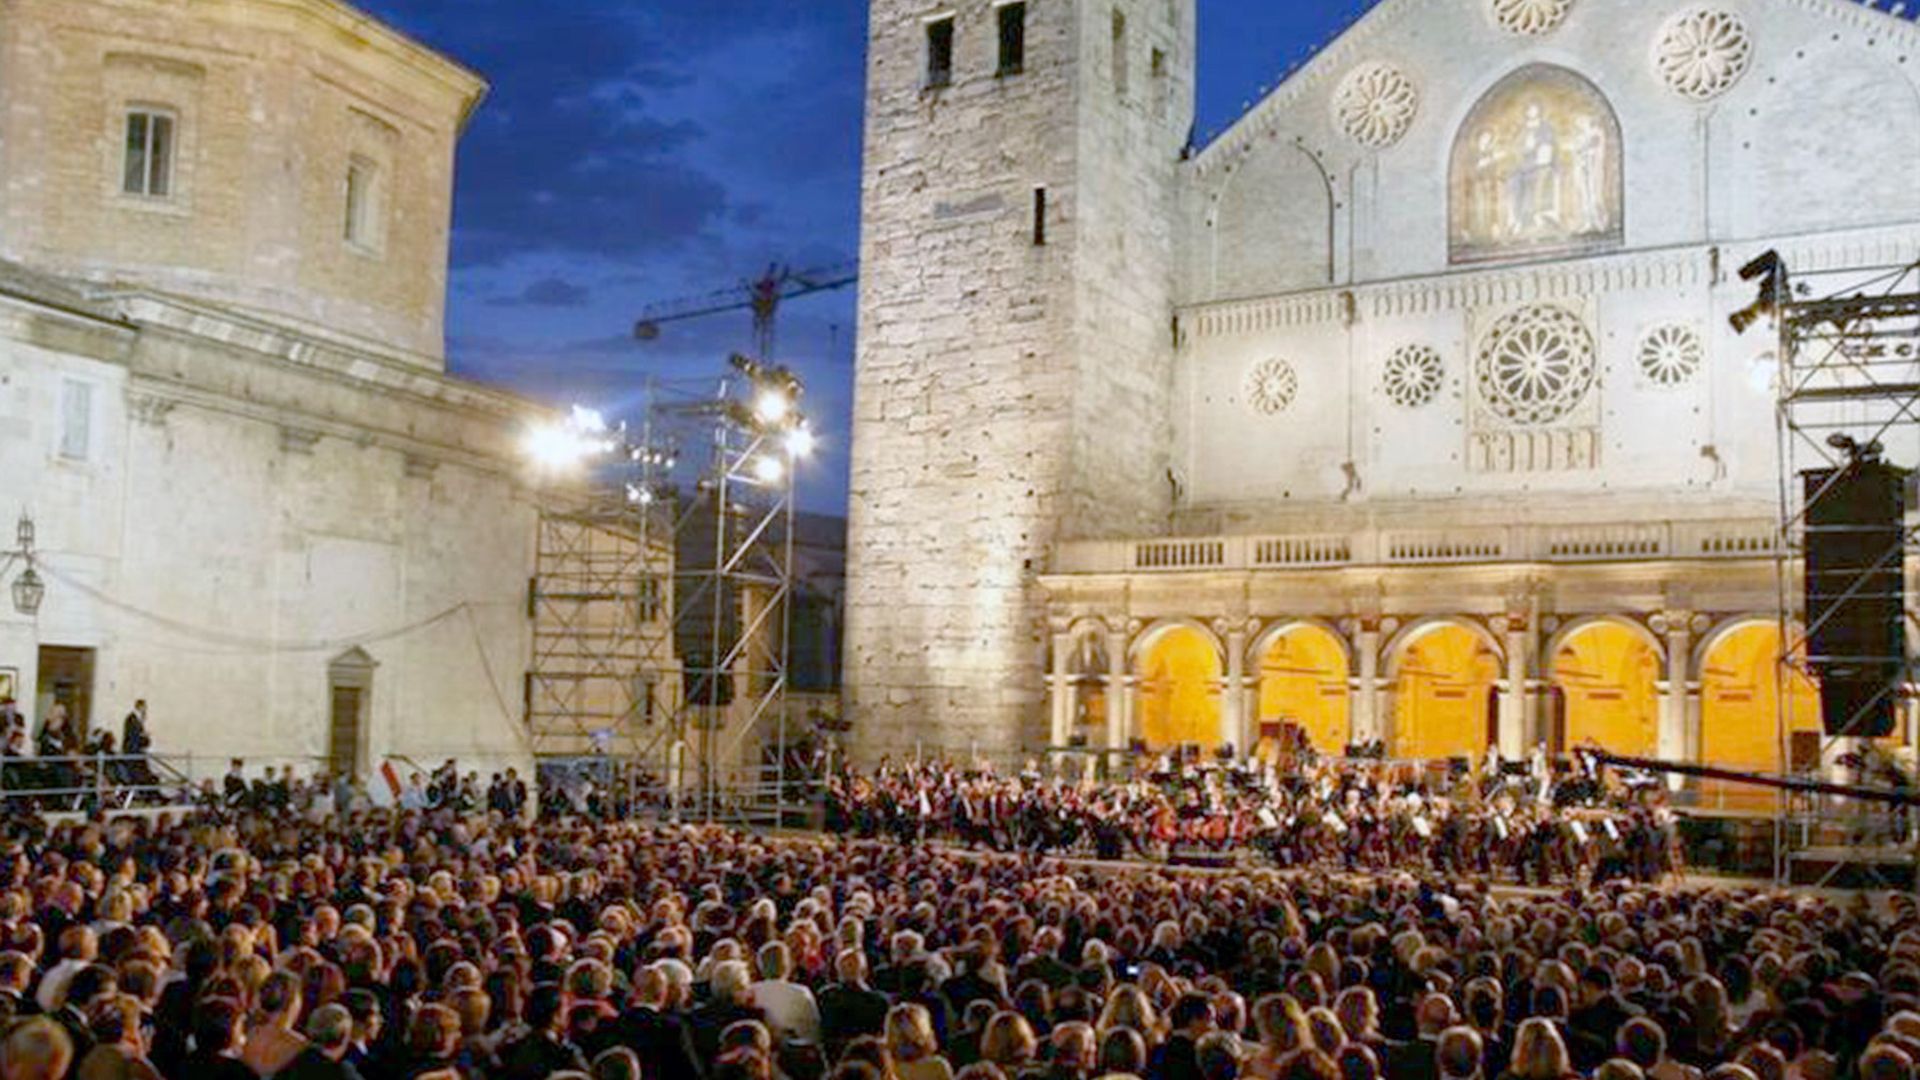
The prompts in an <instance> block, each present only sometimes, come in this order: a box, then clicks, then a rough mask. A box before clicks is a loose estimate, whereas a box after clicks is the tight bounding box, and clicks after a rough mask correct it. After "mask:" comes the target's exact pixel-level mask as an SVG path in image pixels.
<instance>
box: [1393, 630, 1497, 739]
mask: <svg viewBox="0 0 1920 1080" xmlns="http://www.w3.org/2000/svg"><path fill="white" fill-rule="evenodd" d="M1502 666H1503V654H1502V652H1501V650H1500V647H1499V642H1498V641H1496V640H1495V639H1494V636H1493V634H1492V633H1490V632H1488V630H1487V628H1486V627H1485V626H1482V625H1480V624H1479V623H1478V622H1476V621H1474V620H1472V619H1464V618H1457V617H1456V618H1447V617H1435V618H1432V619H1424V620H1421V621H1420V622H1417V623H1415V624H1413V625H1411V626H1408V627H1406V628H1405V629H1403V630H1401V631H1400V632H1399V633H1398V634H1396V635H1395V636H1394V638H1393V640H1392V641H1391V642H1390V643H1389V646H1388V653H1387V671H1388V685H1389V686H1390V687H1391V688H1392V702H1393V706H1392V709H1391V710H1390V711H1389V716H1390V721H1389V724H1388V732H1389V735H1388V738H1387V750H1388V753H1389V755H1390V756H1392V757H1396V758H1414V759H1426V760H1432V759H1437V758H1460V757H1464V758H1468V759H1475V758H1478V757H1479V756H1480V755H1481V754H1483V753H1484V752H1485V751H1486V748H1487V746H1488V745H1489V744H1490V743H1491V742H1492V741H1493V740H1494V739H1495V737H1496V735H1497V729H1498V712H1499V710H1498V696H1497V694H1498V686H1499V683H1500V677H1501V668H1502Z"/></svg>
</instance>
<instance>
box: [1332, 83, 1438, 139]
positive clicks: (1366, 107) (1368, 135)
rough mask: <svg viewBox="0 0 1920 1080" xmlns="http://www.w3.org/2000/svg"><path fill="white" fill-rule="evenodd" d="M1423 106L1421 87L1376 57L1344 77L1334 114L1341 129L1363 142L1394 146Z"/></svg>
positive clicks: (1334, 95) (1352, 137)
mask: <svg viewBox="0 0 1920 1080" xmlns="http://www.w3.org/2000/svg"><path fill="white" fill-rule="evenodd" d="M1419 109H1420V94H1419V91H1417V90H1415V89H1414V88H1413V83H1412V82H1411V81H1409V80H1408V79H1407V77H1406V75H1405V74H1403V73H1402V72H1401V71H1400V69H1399V68H1397V67H1394V66H1393V65H1392V64H1386V63H1381V62H1379V61H1372V62H1370V63H1365V64H1361V65H1360V66H1359V67H1357V68H1354V69H1353V70H1352V71H1350V72H1348V73H1347V77H1346V78H1344V79H1342V80H1340V86H1339V88H1338V89H1336V90H1335V91H1334V92H1333V115H1334V119H1335V120H1337V121H1339V124H1340V129H1341V130H1342V131H1345V132H1346V133H1347V136H1348V137H1349V138H1351V139H1352V140H1353V141H1354V142H1357V143H1359V144H1360V145H1362V146H1369V147H1372V148H1373V149H1375V150H1379V149H1383V148H1385V147H1388V146H1392V145H1393V144H1394V143H1397V142H1399V141H1400V137H1401V136H1402V135H1405V134H1406V133H1407V128H1408V127H1409V126H1411V125H1412V123H1413V116H1414V113H1416V112H1418V111H1419Z"/></svg>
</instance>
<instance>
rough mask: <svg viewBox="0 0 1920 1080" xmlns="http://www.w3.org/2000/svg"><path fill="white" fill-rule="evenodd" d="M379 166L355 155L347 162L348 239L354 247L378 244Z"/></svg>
mask: <svg viewBox="0 0 1920 1080" xmlns="http://www.w3.org/2000/svg"><path fill="white" fill-rule="evenodd" d="M379 180H380V170H379V167H378V166H376V165H375V164H374V163H373V162H371V161H368V160H366V159H365V158H354V159H353V161H352V162H350V163H348V165H347V220H346V238H347V243H349V244H352V245H354V246H355V247H362V248H373V247H376V246H378V244H379V239H380V231H379V229H378V228H377V226H378V224H379V220H380V219H379V217H378V214H379V195H380V192H379Z"/></svg>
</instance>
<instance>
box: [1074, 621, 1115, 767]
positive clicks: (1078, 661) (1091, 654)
mask: <svg viewBox="0 0 1920 1080" xmlns="http://www.w3.org/2000/svg"><path fill="white" fill-rule="evenodd" d="M1066 639H1067V648H1068V649H1069V650H1070V651H1069V652H1068V654H1067V662H1066V671H1067V679H1068V694H1069V697H1068V699H1067V725H1068V731H1067V735H1068V737H1069V739H1071V738H1072V737H1073V736H1075V735H1080V736H1084V737H1085V739H1086V741H1087V743H1088V744H1089V745H1094V744H1098V743H1101V742H1104V741H1105V740H1104V735H1103V733H1104V732H1105V731H1106V728H1107V710H1108V708H1109V707H1110V702H1111V701H1112V700H1113V696H1112V694H1111V693H1109V690H1108V683H1109V681H1110V676H1111V675H1112V663H1111V658H1110V656H1109V654H1108V648H1109V647H1110V643H1111V636H1110V633H1109V630H1108V627H1107V624H1106V622H1105V621H1103V620H1101V619H1099V618H1096V617H1093V616H1088V617H1084V618H1080V619H1075V620H1074V621H1073V622H1072V623H1070V624H1068V626H1067V633H1066Z"/></svg>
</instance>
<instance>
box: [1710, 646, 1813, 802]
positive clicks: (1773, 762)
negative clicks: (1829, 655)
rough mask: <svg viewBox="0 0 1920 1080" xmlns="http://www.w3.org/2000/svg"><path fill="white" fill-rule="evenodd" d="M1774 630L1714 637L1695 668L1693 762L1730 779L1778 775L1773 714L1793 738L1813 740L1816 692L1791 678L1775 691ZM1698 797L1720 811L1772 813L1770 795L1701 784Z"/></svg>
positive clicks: (1806, 683)
mask: <svg viewBox="0 0 1920 1080" xmlns="http://www.w3.org/2000/svg"><path fill="white" fill-rule="evenodd" d="M1779 660H1780V626H1779V624H1778V623H1773V622H1758V621H1756V622H1751V623H1748V624H1746V625H1744V626H1740V627H1736V628H1734V629H1732V630H1729V631H1727V632H1726V633H1725V634H1723V635H1721V636H1720V638H1719V640H1717V641H1715V642H1714V643H1713V645H1712V646H1711V647H1709V648H1708V649H1707V651H1706V653H1705V654H1704V655H1703V656H1702V657H1701V660H1700V760H1701V761H1704V762H1708V763H1711V764H1713V765H1717V766H1719V767H1721V768H1724V769H1733V770H1735V771H1738V772H1752V773H1777V772H1779V771H1780V764H1781V762H1780V721H1779V717H1780V711H1781V708H1782V706H1783V705H1784V707H1785V708H1786V711H1787V714H1788V716H1789V717H1790V721H1789V722H1790V726H1791V727H1792V730H1793V732H1794V733H1795V734H1804V735H1812V736H1813V737H1814V738H1816V739H1817V738H1818V734H1819V732H1820V690H1819V688H1818V687H1816V686H1815V685H1814V684H1813V681H1812V680H1811V679H1808V678H1807V677H1806V676H1805V675H1803V674H1801V673H1800V672H1798V671H1794V672H1792V674H1791V676H1790V681H1789V682H1788V684H1787V687H1786V690H1787V693H1786V696H1785V697H1784V698H1783V697H1782V695H1781V693H1780V690H1781V686H1780V675H1781V671H1782V668H1781V666H1780V662H1779ZM1702 794H1703V795H1704V796H1705V797H1706V799H1707V801H1709V802H1710V803H1717V804H1719V805H1723V806H1750V807H1754V808H1764V807H1768V806H1772V805H1773V803H1774V796H1773V794H1772V793H1770V792H1767V791H1764V790H1761V789H1758V788H1754V787H1751V786H1748V785H1744V784H1721V783H1717V782H1712V781H1709V782H1707V783H1706V784H1705V785H1703V792H1702Z"/></svg>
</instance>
